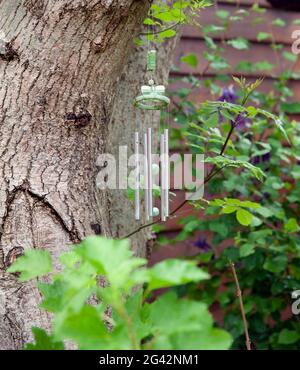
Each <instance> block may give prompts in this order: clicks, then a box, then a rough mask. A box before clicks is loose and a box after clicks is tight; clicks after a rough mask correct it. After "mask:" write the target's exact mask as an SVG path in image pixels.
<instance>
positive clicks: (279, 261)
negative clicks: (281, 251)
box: [263, 255, 288, 274]
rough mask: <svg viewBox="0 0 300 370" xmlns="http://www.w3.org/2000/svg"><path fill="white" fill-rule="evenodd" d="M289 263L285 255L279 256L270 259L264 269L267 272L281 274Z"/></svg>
mask: <svg viewBox="0 0 300 370" xmlns="http://www.w3.org/2000/svg"><path fill="white" fill-rule="evenodd" d="M287 263H288V258H287V256H285V255H279V256H276V257H268V258H267V259H266V261H265V263H264V265H263V268H264V269H265V270H267V271H270V272H273V273H274V274H279V273H281V272H283V271H284V270H285V268H286V265H287Z"/></svg>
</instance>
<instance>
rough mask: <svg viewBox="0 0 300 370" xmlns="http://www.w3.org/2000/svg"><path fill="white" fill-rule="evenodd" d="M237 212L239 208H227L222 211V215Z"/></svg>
mask: <svg viewBox="0 0 300 370" xmlns="http://www.w3.org/2000/svg"><path fill="white" fill-rule="evenodd" d="M236 210H237V207H234V206H225V207H223V208H222V209H221V213H225V214H230V213H233V212H235V211H236Z"/></svg>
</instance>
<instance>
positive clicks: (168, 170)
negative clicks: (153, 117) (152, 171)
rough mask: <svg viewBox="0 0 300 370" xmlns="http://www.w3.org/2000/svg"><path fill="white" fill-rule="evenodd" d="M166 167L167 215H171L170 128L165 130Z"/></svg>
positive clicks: (165, 195)
mask: <svg viewBox="0 0 300 370" xmlns="http://www.w3.org/2000/svg"><path fill="white" fill-rule="evenodd" d="M164 157H165V159H164V167H165V194H164V200H165V207H164V208H165V215H166V217H169V214H170V210H169V189H170V163H169V130H168V129H167V128H166V129H165V130H164Z"/></svg>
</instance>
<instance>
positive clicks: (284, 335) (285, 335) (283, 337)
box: [278, 329, 300, 344]
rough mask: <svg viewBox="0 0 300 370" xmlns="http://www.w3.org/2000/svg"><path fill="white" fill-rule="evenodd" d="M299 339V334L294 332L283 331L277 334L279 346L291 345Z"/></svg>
mask: <svg viewBox="0 0 300 370" xmlns="http://www.w3.org/2000/svg"><path fill="white" fill-rule="evenodd" d="M299 339H300V333H298V332H297V331H295V330H288V329H283V330H281V332H280V333H279V338H278V343H280V344H293V343H296V342H298V340H299Z"/></svg>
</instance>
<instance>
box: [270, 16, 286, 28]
mask: <svg viewBox="0 0 300 370" xmlns="http://www.w3.org/2000/svg"><path fill="white" fill-rule="evenodd" d="M272 24H273V25H274V26H277V27H284V26H285V25H286V22H285V21H284V20H283V19H281V18H276V19H275V20H274V21H273V22H272Z"/></svg>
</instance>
